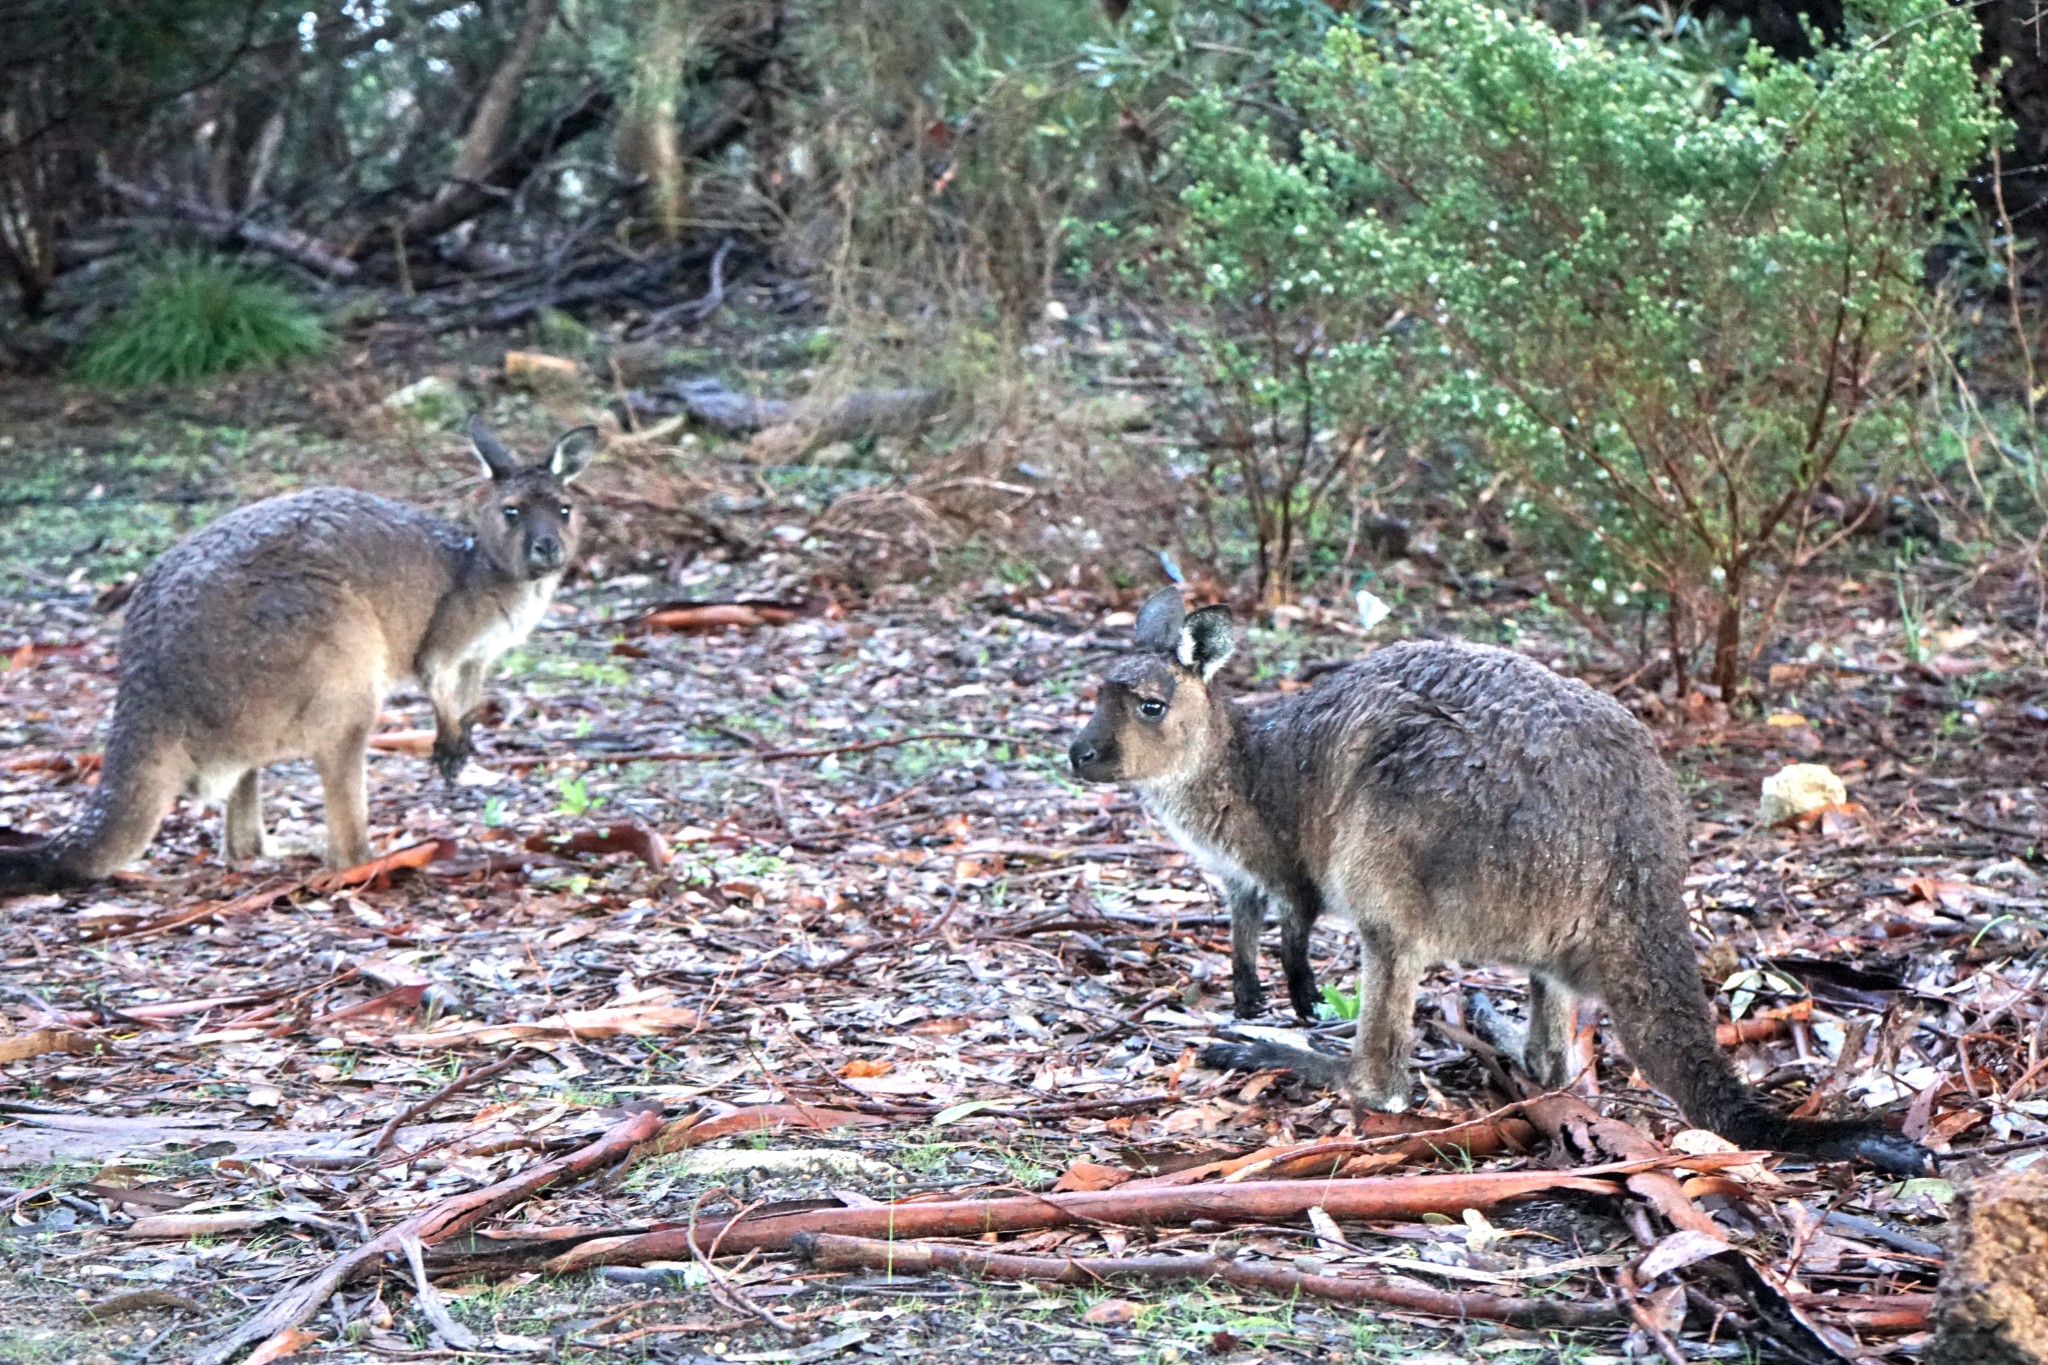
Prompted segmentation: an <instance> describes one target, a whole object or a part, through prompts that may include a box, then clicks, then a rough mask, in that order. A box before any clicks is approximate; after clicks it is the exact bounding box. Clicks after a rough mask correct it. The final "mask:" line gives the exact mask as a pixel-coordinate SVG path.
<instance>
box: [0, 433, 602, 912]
mask: <svg viewBox="0 0 2048 1365" xmlns="http://www.w3.org/2000/svg"><path fill="white" fill-rule="evenodd" d="M596 435H597V432H596V428H594V427H580V428H578V429H577V430H575V431H572V432H570V433H568V434H567V435H565V436H563V437H562V438H561V439H560V440H559V441H557V442H556V443H555V446H554V449H553V451H552V452H551V453H550V454H549V455H548V456H547V457H546V458H545V459H543V460H541V461H540V462H539V463H537V464H533V465H522V464H521V463H520V462H519V461H518V460H516V459H515V458H513V456H512V455H511V454H510V453H509V452H508V451H507V450H506V449H505V447H504V446H503V445H502V444H500V443H499V441H498V439H497V438H496V437H495V436H493V435H492V434H491V433H490V431H489V430H488V429H487V428H486V427H485V426H484V424H483V422H482V420H481V419H480V418H479V419H473V420H472V421H471V422H470V426H469V436H470V440H471V443H472V444H473V445H474V447H475V450H476V455H477V458H478V459H479V460H481V461H482V462H483V467H484V472H485V473H486V474H488V475H489V482H488V483H487V484H486V485H485V486H484V487H483V489H482V490H481V492H480V493H479V495H478V497H477V500H476V506H475V507H474V508H473V514H472V516H471V525H470V526H469V527H468V528H467V529H465V528H464V527H462V526H459V525H457V524H455V523H454V522H451V521H448V520H446V519H444V518H442V517H438V516H435V515H434V514H432V513H430V512H427V511H424V510H422V509H421V508H418V507H414V506H411V505H409V504H407V503H402V502H394V501H392V500H390V499H388V498H380V497H376V496H373V495H372V494H369V493H361V492H356V491H355V490H353V489H347V488H314V489H308V490H306V491H304V492H300V493H291V494H287V495H285V496H283V497H277V498H270V499H268V500H266V501H264V502H259V503H256V504H254V505H253V506H249V507H244V508H240V509H238V510H236V511H234V512H230V513H228V514H227V515H226V516H224V517H222V518H221V519H220V520H218V521H216V522H214V523H213V524H212V525H210V526H208V527H206V528H205V529H204V530H201V531H200V532H198V533H197V534H195V535H193V536H191V537H189V538H187V539H186V540H184V541H181V542H180V543H179V544H177V545H175V546H173V547H172V548H171V550H170V551H169V552H168V553H166V554H165V555H164V557H163V558H162V559H159V560H158V561H157V562H156V563H155V564H154V565H152V566H151V567H150V569H149V571H148V572H147V573H145V574H144V575H143V576H142V579H141V581H140V582H139V583H138V584H137V585H136V588H135V592H134V595H133V596H132V597H131V598H130V599H129V602H128V610H127V619H126V620H125V621H124V622H123V625H122V629H121V644H120V657H121V671H120V682H119V686H118V690H117V692H116V696H115V701H114V716H113V722H112V724H111V726H110V727H109V733H108V736H107V744H106V755H105V759H104V761H103V764H102V766H101V769H100V782H99V786H98V788H97V789H96V790H95V791H94V792H93V794H92V797H91V799H90V801H89V802H88V804H87V806H86V808H85V810H84V812H83V813H82V814H81V815H80V816H79V817H78V819H77V820H76V822H75V823H73V824H72V825H71V826H70V827H69V828H67V829H65V830H63V831H61V832H60V833H58V834H56V835H53V836H51V837H50V838H48V839H46V840H43V841H41V842H40V843H38V844H33V845H29V846H27V847H25V848H20V849H9V850H4V851H0V889H16V890H19V889H30V888H42V889H55V888H59V887H63V886H71V885H78V884H82V883H85V882H90V881H94V880H97V879H99V878H101V877H105V876H107V875H108V874H110V873H112V872H113V871H115V870H116V869H117V868H119V867H121V866H122V865H123V864H125V863H128V862H130V861H132V860H133V859H135V858H137V857H139V856H141V854H142V852H143V850H144V849H145V848H147V847H148V845H149V841H150V840H151V839H152V838H153V837H155V835H156V831H157V827H158V826H159V825H160V824H162V822H163V818H164V816H165V814H166V813H168V812H169V810H170V808H171V803H172V802H173V801H174V800H175V799H176V798H177V797H178V796H179V794H180V793H184V794H187V795H192V796H197V797H200V798H201V799H204V800H209V801H214V800H221V799H223V798H225V800H226V806H227V819H226V831H225V838H224V839H223V841H222V844H223V852H224V853H225V855H226V857H227V858H229V859H231V860H235V859H243V858H251V857H259V856H264V855H266V854H267V853H268V852H269V839H268V836H267V835H266V834H265V832H264V827H263V809H262V796H261V791H260V788H259V786H258V774H259V772H260V771H261V770H262V768H263V766H264V765H265V764H269V763H275V762H278V761H280V760H282V759H288V758H310V759H312V761H313V762H314V763H315V764H316V765H317V766H318V768H319V772H320V786H321V791H322V794H323V797H324V799H325V802H326V808H327V862H328V864H329V865H330V866H333V867H350V866H353V865H355V864H357V863H361V862H363V861H365V860H367V859H368V858H369V856H370V840H369V831H368V823H369V804H368V798H367V795H366V792H365V789H364V755H365V752H366V749H367V745H368V741H369V737H370V731H371V729H372V727H373V726H375V724H376V722H377V712H378V709H379V707H380V706H381V705H382V704H383V701H384V699H385V698H386V697H387V696H389V695H390V694H391V693H392V691H393V690H395V689H396V688H397V687H398V686H399V685H400V684H402V683H404V682H407V681H413V682H417V683H418V684H419V685H420V686H421V687H422V688H423V689H424V690H425V692H426V694H427V696H428V698H429V700H430V701H431V702H432V703H433V707H434V749H433V762H434V765H435V767H436V768H438V769H439V771H440V772H441V774H442V776H443V777H444V778H446V779H448V780H449V781H453V780H454V778H455V775H456V774H457V773H458V772H460V771H461V769H462V766H463V764H464V763H465V762H466V761H467V760H468V757H469V755H470V729H471V726H472V724H473V722H474V719H475V712H476V710H477V708H478V706H479V705H480V704H481V702H482V700H483V679H484V674H485V672H486V670H488V669H489V668H490V667H491V665H492V664H494V663H495V662H496V661H497V660H498V658H499V657H500V656H501V655H503V654H504V653H505V651H506V650H508V649H510V648H511V647H512V646H514V645H516V644H518V643H519V642H520V641H521V640H524V639H525V638H526V636H527V635H528V633H530V632H531V631H532V630H533V628H534V626H535V625H536V624H537V623H538V622H539V620H540V618H541V615H542V614H543V613H544V612H545V611H546V610H547V606H548V602H549V600H550V599H552V598H553V597H554V595H555V589H556V587H557V586H558V585H559V584H560V583H561V581H562V572H563V570H564V568H565V567H566V566H567V565H568V563H569V560H570V558H571V557H572V556H573V555H574V554H575V552H576V544H577V538H578V535H579V532H580V527H581V518H580V517H579V516H578V514H577V511H576V508H575V504H574V503H573V502H572V501H571V500H570V497H569V493H568V485H569V484H570V483H571V482H572V481H573V480H574V479H575V478H576V476H577V475H578V474H580V473H582V472H583V470H584V467H585V466H586V464H587V463H588V460H589V451H590V447H591V445H592V444H593V443H594V439H595V437H596Z"/></svg>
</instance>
